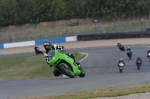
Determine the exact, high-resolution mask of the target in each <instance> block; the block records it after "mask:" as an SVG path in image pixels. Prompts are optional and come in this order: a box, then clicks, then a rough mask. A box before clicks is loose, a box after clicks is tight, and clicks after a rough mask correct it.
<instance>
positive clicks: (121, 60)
mask: <svg viewBox="0 0 150 99" xmlns="http://www.w3.org/2000/svg"><path fill="white" fill-rule="evenodd" d="M121 62H122V63H123V64H124V65H125V62H124V60H123V59H122V58H120V60H119V61H118V66H119V64H120V63H121Z"/></svg>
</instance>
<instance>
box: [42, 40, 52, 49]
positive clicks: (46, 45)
mask: <svg viewBox="0 0 150 99" xmlns="http://www.w3.org/2000/svg"><path fill="white" fill-rule="evenodd" d="M43 46H44V48H45V50H46V51H47V50H50V49H51V47H52V44H51V42H50V41H48V40H47V41H45V42H44V43H43Z"/></svg>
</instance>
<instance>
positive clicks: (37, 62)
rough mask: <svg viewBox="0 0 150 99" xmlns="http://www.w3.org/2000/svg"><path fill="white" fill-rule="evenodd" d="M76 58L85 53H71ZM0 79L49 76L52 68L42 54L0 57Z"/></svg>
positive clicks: (78, 58) (81, 56)
mask: <svg viewBox="0 0 150 99" xmlns="http://www.w3.org/2000/svg"><path fill="white" fill-rule="evenodd" d="M73 54H74V55H75V57H76V59H77V60H80V59H82V58H83V57H84V56H85V55H83V54H79V53H73ZM0 64H1V65H0V80H14V79H28V78H50V77H54V76H53V68H50V66H49V65H47V64H46V60H45V57H44V56H43V55H36V56H24V57H13V58H0Z"/></svg>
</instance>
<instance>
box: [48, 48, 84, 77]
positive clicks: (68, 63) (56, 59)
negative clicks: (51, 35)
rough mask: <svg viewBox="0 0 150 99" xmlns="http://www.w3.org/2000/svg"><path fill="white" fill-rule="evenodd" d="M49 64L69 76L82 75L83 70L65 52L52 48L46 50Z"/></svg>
mask: <svg viewBox="0 0 150 99" xmlns="http://www.w3.org/2000/svg"><path fill="white" fill-rule="evenodd" d="M48 57H49V62H48V63H49V65H50V66H51V67H53V68H54V69H56V70H57V71H59V72H60V73H61V74H64V75H66V76H68V77H70V78H74V77H75V76H79V77H84V76H85V71H84V70H83V68H82V67H79V66H78V65H77V64H76V63H75V62H74V60H73V59H72V58H71V57H69V56H67V55H66V54H64V53H62V52H59V51H58V50H53V51H49V52H48Z"/></svg>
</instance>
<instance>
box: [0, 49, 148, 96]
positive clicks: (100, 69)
mask: <svg viewBox="0 0 150 99" xmlns="http://www.w3.org/2000/svg"><path fill="white" fill-rule="evenodd" d="M131 49H132V50H133V57H132V59H131V60H129V58H128V57H127V55H126V52H121V51H120V50H119V49H118V48H117V47H104V48H85V49H74V50H68V52H84V53H88V57H87V58H86V59H85V60H83V61H82V62H81V64H82V65H83V68H84V69H85V72H86V76H85V77H84V78H79V77H76V78H73V79H71V78H68V77H65V78H62V77H58V78H42V79H26V80H11V81H0V99H9V98H17V97H26V96H41V95H49V94H61V93H68V92H76V91H85V90H93V89H101V88H109V87H117V86H126V85H134V84H140V83H147V82H150V79H149V77H150V60H149V59H147V57H146V52H147V50H148V47H144V46H143V47H142V46H139V47H137V46H131ZM24 55H26V54H24ZM30 55H31V53H30ZM32 55H34V53H32ZM13 56H14V55H11V57H13ZM16 56H23V55H19V54H18V55H16ZM138 56H141V57H142V59H143V66H142V67H141V69H140V70H137V68H136V65H135V61H136V58H137V57H138ZM0 57H1V58H2V57H4V56H0ZM5 57H9V55H8V56H5ZM120 58H123V59H124V61H125V63H126V66H125V68H124V70H123V72H122V73H120V72H119V70H118V67H117V63H118V61H119V59H120Z"/></svg>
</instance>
